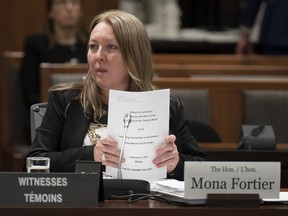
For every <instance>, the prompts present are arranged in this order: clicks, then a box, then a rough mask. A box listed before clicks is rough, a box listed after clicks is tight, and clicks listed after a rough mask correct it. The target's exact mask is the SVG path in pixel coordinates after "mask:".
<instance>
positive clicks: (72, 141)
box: [63, 100, 92, 148]
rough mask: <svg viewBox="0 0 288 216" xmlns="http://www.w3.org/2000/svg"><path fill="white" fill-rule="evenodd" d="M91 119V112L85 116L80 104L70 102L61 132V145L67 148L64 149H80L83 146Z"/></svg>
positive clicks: (73, 101)
mask: <svg viewBox="0 0 288 216" xmlns="http://www.w3.org/2000/svg"><path fill="white" fill-rule="evenodd" d="M90 110H91V109H90ZM90 113H91V114H90ZM91 118H92V112H89V114H87V116H85V115H84V114H83V108H82V106H81V104H80V102H79V101H75V100H72V101H71V104H70V106H69V108H68V110H67V119H66V122H65V125H64V131H63V143H64V145H65V144H66V145H69V146H64V148H67V147H68V148H74V147H81V146H82V145H83V141H84V138H85V135H86V132H87V130H88V127H89V124H90V122H91Z"/></svg>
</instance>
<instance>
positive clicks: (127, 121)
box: [123, 113, 131, 127]
mask: <svg viewBox="0 0 288 216" xmlns="http://www.w3.org/2000/svg"><path fill="white" fill-rule="evenodd" d="M123 121H124V127H128V126H129V124H130V122H131V114H130V113H126V114H125V116H124V119H123Z"/></svg>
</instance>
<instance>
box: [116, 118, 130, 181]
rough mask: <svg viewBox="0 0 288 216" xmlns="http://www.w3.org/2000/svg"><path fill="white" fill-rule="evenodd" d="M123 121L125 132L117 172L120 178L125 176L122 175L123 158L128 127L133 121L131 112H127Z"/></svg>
mask: <svg viewBox="0 0 288 216" xmlns="http://www.w3.org/2000/svg"><path fill="white" fill-rule="evenodd" d="M123 121H124V133H123V138H122V145H121V150H120V156H119V161H118V172H117V178H118V179H122V178H123V177H122V158H123V152H124V146H125V140H126V134H127V129H128V127H129V125H130V122H131V114H130V113H126V114H125V116H124V119H123Z"/></svg>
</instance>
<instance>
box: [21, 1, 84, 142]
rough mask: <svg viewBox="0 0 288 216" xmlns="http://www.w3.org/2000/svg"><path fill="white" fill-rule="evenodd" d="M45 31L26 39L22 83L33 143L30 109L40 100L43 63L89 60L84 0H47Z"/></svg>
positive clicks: (28, 134)
mask: <svg viewBox="0 0 288 216" xmlns="http://www.w3.org/2000/svg"><path fill="white" fill-rule="evenodd" d="M46 11H47V21H46V26H45V31H44V32H43V33H40V34H35V35H32V36H29V37H28V38H27V39H26V40H25V47H24V53H25V55H24V59H23V62H22V66H21V82H22V83H21V84H22V88H23V97H24V102H25V106H26V107H27V108H26V109H27V110H26V111H27V116H26V117H27V141H28V142H29V143H30V139H29V138H30V131H29V110H30V106H31V105H32V104H35V103H39V102H40V90H39V89H40V88H39V82H40V78H39V76H40V64H41V63H42V62H48V63H86V62H87V56H86V53H87V34H86V33H85V32H84V31H83V29H82V28H81V26H80V25H81V19H82V14H83V8H82V1H81V0H47V4H46Z"/></svg>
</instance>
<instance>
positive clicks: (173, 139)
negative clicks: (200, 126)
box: [166, 134, 176, 143]
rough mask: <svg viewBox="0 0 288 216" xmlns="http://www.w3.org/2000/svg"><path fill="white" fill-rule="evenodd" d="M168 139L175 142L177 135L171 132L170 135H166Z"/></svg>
mask: <svg viewBox="0 0 288 216" xmlns="http://www.w3.org/2000/svg"><path fill="white" fill-rule="evenodd" d="M166 141H167V142H168V143H174V142H175V141H176V136H175V135H173V134H170V135H169V136H167V137H166Z"/></svg>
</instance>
